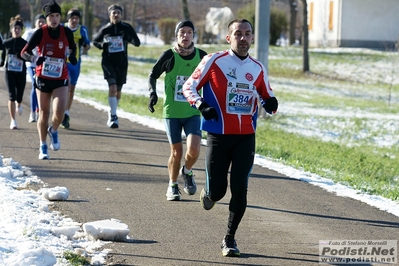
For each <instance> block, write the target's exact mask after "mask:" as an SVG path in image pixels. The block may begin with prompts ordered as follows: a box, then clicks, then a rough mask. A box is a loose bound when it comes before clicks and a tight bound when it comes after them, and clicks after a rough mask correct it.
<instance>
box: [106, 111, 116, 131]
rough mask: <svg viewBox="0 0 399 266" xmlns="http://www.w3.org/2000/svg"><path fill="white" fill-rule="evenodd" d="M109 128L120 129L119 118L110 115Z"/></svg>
mask: <svg viewBox="0 0 399 266" xmlns="http://www.w3.org/2000/svg"><path fill="white" fill-rule="evenodd" d="M107 126H108V127H110V128H118V127H119V122H118V116H117V115H111V114H109V117H108V121H107Z"/></svg>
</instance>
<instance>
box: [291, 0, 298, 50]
mask: <svg viewBox="0 0 399 266" xmlns="http://www.w3.org/2000/svg"><path fill="white" fill-rule="evenodd" d="M290 11H291V20H290V45H292V44H294V43H295V30H296V14H297V12H298V2H297V0H290Z"/></svg>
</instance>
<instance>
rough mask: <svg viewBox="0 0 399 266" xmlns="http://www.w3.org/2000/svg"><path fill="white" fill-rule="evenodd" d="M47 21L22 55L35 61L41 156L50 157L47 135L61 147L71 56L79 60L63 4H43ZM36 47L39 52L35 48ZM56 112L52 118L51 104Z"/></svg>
mask: <svg viewBox="0 0 399 266" xmlns="http://www.w3.org/2000/svg"><path fill="white" fill-rule="evenodd" d="M43 11H44V13H45V17H46V21H47V24H46V25H44V26H42V27H41V28H40V29H38V30H36V31H35V33H34V34H33V35H32V37H31V38H30V40H29V42H28V44H27V45H26V46H25V47H24V48H23V49H22V51H21V57H22V58H24V59H25V60H29V61H31V62H32V63H35V64H36V79H35V82H36V86H37V91H36V93H37V99H38V103H39V112H40V113H39V120H38V123H37V129H38V132H39V138H40V153H39V159H49V158H50V157H49V154H48V148H47V135H49V137H50V148H51V149H52V150H54V151H57V150H59V149H60V140H59V138H58V127H59V126H60V124H61V122H62V120H63V118H64V112H65V109H66V106H67V102H68V68H67V65H66V59H67V57H68V59H69V61H70V62H71V63H72V64H76V63H77V59H76V44H75V42H74V40H73V33H72V31H71V30H70V29H68V28H65V27H64V26H62V25H60V22H61V7H60V6H59V5H58V4H57V3H56V2H55V1H50V2H49V3H48V4H46V5H45V6H44V7H43ZM35 47H37V51H38V56H35V55H33V53H32V50H33V49H34V48H35ZM51 106H52V109H53V114H52V116H51V122H52V123H51V125H49V122H48V120H49V119H50V107H51Z"/></svg>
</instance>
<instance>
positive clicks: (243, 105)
mask: <svg viewBox="0 0 399 266" xmlns="http://www.w3.org/2000/svg"><path fill="white" fill-rule="evenodd" d="M250 86H252V87H250ZM256 96H257V93H256V88H255V86H253V85H250V84H245V83H234V82H231V81H229V82H228V85H227V94H226V108H227V110H226V112H227V113H228V114H237V115H248V114H252V110H253V106H254V103H255V101H256V100H257V98H256Z"/></svg>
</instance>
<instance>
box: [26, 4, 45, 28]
mask: <svg viewBox="0 0 399 266" xmlns="http://www.w3.org/2000/svg"><path fill="white" fill-rule="evenodd" d="M26 2H28V5H29V9H30V22H31V27H32V29H33V28H35V22H36V21H34V19H35V17H36V15H37V14H39V13H42V12H41V6H40V2H41V1H40V0H26Z"/></svg>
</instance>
